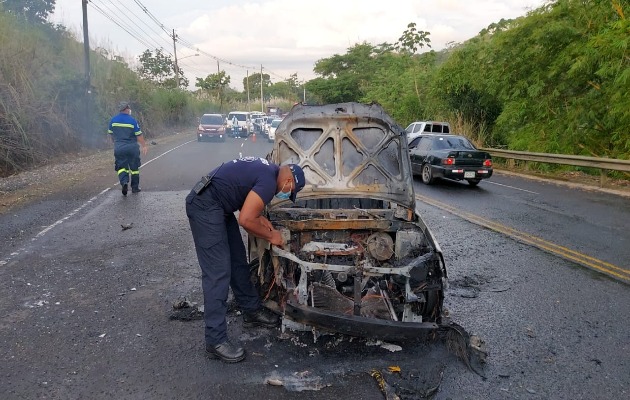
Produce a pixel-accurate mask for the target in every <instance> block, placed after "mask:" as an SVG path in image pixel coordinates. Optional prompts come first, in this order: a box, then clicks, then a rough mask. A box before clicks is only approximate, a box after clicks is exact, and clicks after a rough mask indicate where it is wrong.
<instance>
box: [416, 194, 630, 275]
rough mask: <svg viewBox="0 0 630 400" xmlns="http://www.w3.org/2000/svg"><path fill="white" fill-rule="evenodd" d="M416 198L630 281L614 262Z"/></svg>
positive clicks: (417, 196) (627, 271)
mask: <svg viewBox="0 0 630 400" xmlns="http://www.w3.org/2000/svg"><path fill="white" fill-rule="evenodd" d="M416 199H417V200H420V201H422V202H424V203H426V204H429V205H432V206H434V207H437V208H440V209H442V210H445V211H447V212H449V213H451V214H454V215H457V216H458V217H461V218H463V219H465V220H467V221H469V222H472V223H474V224H476V225H480V226H483V227H486V228H488V229H491V230H493V231H496V232H499V233H502V234H504V235H506V236H509V237H511V238H513V239H516V240H518V241H520V242H522V243H525V244H528V245H531V246H534V247H537V248H539V249H541V250H544V251H547V252H549V253H551V254H555V255H557V256H560V257H562V258H565V259H567V260H570V261H573V262H575V263H577V264H580V265H583V266H585V267H587V268H591V269H594V270H596V271H599V272H601V273H604V274H606V275H608V276H612V277H614V278H617V279H619V280H622V281H624V282H626V283H630V270H627V269H625V268H622V267H619V266H616V265H614V264H611V263H608V262H606V261H603V260H600V259H597V258H594V257H591V256H589V255H586V254H583V253H580V252H577V251H575V250H571V249H569V248H567V247H564V246H560V245H557V244H555V243H552V242H548V241H546V240H544V239H541V238H539V237H537V236H534V235H530V234H528V233H525V232H520V231H517V230H516V229H513V228H510V227H509V226H505V225H502V224H499V223H498V222H495V221H491V220H488V219H485V218H482V217H479V216H477V215H474V214H471V213H468V212H466V211H462V210H459V209H457V208H455V207H452V206H449V205H447V204H442V203H440V202H438V201H436V200H433V199H431V198H429V197H426V196H422V195H419V194H417V195H416Z"/></svg>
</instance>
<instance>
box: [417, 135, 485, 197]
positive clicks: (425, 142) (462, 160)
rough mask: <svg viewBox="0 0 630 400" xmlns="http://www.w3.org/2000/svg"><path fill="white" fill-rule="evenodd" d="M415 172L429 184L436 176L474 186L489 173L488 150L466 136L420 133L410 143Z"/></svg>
mask: <svg viewBox="0 0 630 400" xmlns="http://www.w3.org/2000/svg"><path fill="white" fill-rule="evenodd" d="M409 148H410V150H409V158H410V160H411V168H412V171H413V174H414V175H420V176H421V177H422V182H423V183H425V184H427V185H430V184H432V183H433V182H434V181H435V180H436V179H438V178H447V179H453V180H458V181H459V180H466V181H467V182H468V183H469V184H470V185H471V186H477V185H478V184H479V182H481V180H482V179H487V178H490V177H491V176H492V157H491V156H490V153H488V152H485V151H480V150H477V148H476V147H475V145H473V144H472V143H471V142H470V141H469V140H468V139H467V138H466V137H464V136H459V135H434V134H423V135H420V136H419V137H417V138H415V139H413V140H412V141H411V142H410V143H409Z"/></svg>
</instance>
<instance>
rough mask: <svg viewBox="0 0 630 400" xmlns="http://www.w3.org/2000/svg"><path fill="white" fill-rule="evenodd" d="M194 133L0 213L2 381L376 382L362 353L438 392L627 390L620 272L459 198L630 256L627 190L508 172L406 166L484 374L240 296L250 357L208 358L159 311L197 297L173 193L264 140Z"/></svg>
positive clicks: (79, 395)
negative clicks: (124, 190) (322, 328)
mask: <svg viewBox="0 0 630 400" xmlns="http://www.w3.org/2000/svg"><path fill="white" fill-rule="evenodd" d="M191 140H194V138H193V136H191V135H182V136H181V137H180V138H178V139H177V140H176V141H173V142H171V144H170V145H169V146H168V148H166V147H160V148H159V151H157V149H153V148H152V151H151V153H150V155H149V156H148V157H145V161H144V166H143V168H142V170H141V181H142V188H143V192H142V193H140V194H138V195H128V196H127V197H122V195H121V194H120V191H119V189H118V186H117V185H115V180H116V178H115V175H114V173H113V171H111V172H110V173H109V174H101V175H98V176H95V177H94V179H93V180H91V181H90V184H89V185H86V186H81V187H80V188H77V190H76V191H74V192H72V193H69V192H64V193H60V194H57V195H55V196H52V197H50V198H47V199H45V200H43V201H40V202H38V203H36V204H32V205H29V206H26V207H24V208H22V209H18V210H14V211H13V212H12V213H11V214H10V215H5V216H2V217H0V222H1V225H0V226H1V228H0V238H2V239H3V243H4V245H3V246H2V249H1V251H0V360H1V362H0V393H1V396H0V397H1V398H3V399H35V398H37V399H44V398H45V399H85V398H90V399H110V398H116V399H173V398H186V399H188V398H191V399H196V398H200V399H201V398H203V399H207V398H212V399H214V398H231V399H292V398H300V399H320V398H355V399H382V398H384V396H383V394H382V393H381V392H380V391H379V388H378V386H377V384H376V381H375V379H374V378H373V377H372V376H370V371H371V370H373V369H377V370H380V371H382V373H383V376H384V378H385V380H386V381H387V382H389V383H390V384H392V385H397V386H398V387H405V388H406V390H407V391H406V392H404V393H406V394H407V395H408V398H421V395H426V394H427V393H430V392H432V390H433V389H435V388H438V391H437V392H436V393H435V395H434V398H438V399H449V398H450V399H504V398H505V399H538V398H540V399H548V398H554V399H610V398H626V397H628V390H629V389H628V387H629V385H630V357H629V354H630V348H629V347H630V337H629V336H630V335H629V333H628V322H629V317H628V316H629V315H630V312H629V310H628V308H629V307H630V294H629V293H630V292H629V291H628V286H627V284H624V283H621V282H620V281H618V280H614V279H612V278H609V277H608V276H607V275H603V274H601V273H599V272H596V271H594V270H591V269H588V268H584V267H582V266H580V265H578V264H576V263H575V262H572V261H568V260H566V259H565V258H561V257H558V256H557V255H554V253H553V252H549V251H542V250H539V249H538V248H536V247H532V246H530V245H527V244H524V243H522V242H521V241H517V240H514V239H512V238H511V237H509V236H506V235H505V234H504V233H501V232H498V231H496V230H491V229H487V228H486V227H483V226H480V225H478V224H475V223H471V222H469V221H468V220H466V219H464V218H462V216H461V215H469V214H470V215H476V216H478V217H479V218H483V219H484V220H491V221H494V222H496V223H497V224H500V225H501V226H508V227H511V228H512V229H513V230H514V231H516V232H523V233H527V234H529V235H536V236H537V237H540V238H542V239H544V240H545V241H546V242H549V243H557V244H558V245H561V246H563V247H565V246H566V247H568V246H573V247H575V248H576V249H577V250H579V251H580V252H582V253H584V254H590V255H591V256H592V257H596V258H598V259H602V260H606V261H607V262H609V263H611V264H614V265H616V266H620V267H625V268H628V265H627V260H628V259H630V257H628V250H627V247H628V240H629V234H628V233H627V232H624V230H623V228H624V226H627V221H628V220H630V218H628V215H629V214H630V211H629V210H628V205H627V199H625V200H623V199H621V198H617V197H615V196H611V195H600V194H596V193H591V192H583V191H579V190H565V189H564V188H561V187H557V186H555V185H547V184H542V183H539V182H532V181H528V180H520V179H516V178H514V177H509V176H503V175H501V174H497V175H495V176H494V177H493V178H492V179H491V180H490V181H488V182H482V183H481V184H480V185H479V187H478V188H476V189H474V190H470V188H468V187H467V186H466V185H465V184H464V185H459V184H442V185H436V186H431V187H426V186H424V185H422V184H421V183H420V181H419V180H417V182H416V194H418V196H420V197H421V198H425V199H427V200H428V202H423V201H419V202H418V203H417V205H418V209H419V211H420V213H421V214H422V215H423V217H424V218H425V220H426V222H427V224H428V226H429V227H431V229H432V231H433V233H434V234H435V236H436V238H437V240H438V242H439V243H440V245H441V247H442V250H443V252H444V255H445V259H446V265H447V269H448V273H449V281H450V288H449V291H448V293H447V298H446V305H447V307H448V309H449V314H450V316H451V318H452V319H453V320H454V321H456V322H458V323H459V324H461V325H463V326H464V327H465V328H466V329H468V330H469V331H470V332H472V333H476V334H479V335H480V336H481V337H482V338H483V339H484V340H485V341H486V344H487V347H488V349H489V351H490V354H489V357H488V360H487V361H488V362H487V365H486V366H485V368H484V370H483V374H484V375H485V378H482V377H480V376H479V375H478V374H475V373H474V372H472V371H470V370H469V369H468V368H467V367H466V366H465V365H464V363H462V362H461V361H460V360H459V359H458V358H457V357H456V356H455V355H454V354H452V353H450V352H449V351H448V349H447V348H446V346H445V345H444V344H443V343H441V342H435V343H428V344H400V345H401V347H402V350H400V351H394V352H392V351H390V350H388V349H387V348H385V347H383V346H380V345H379V344H378V343H373V342H367V341H365V340H358V339H350V338H347V337H339V336H321V337H319V338H317V340H316V341H315V337H314V335H313V334H312V333H310V332H303V333H295V332H291V331H286V332H281V331H280V330H279V329H277V330H266V329H254V330H243V329H242V319H241V318H240V316H239V315H238V311H237V310H236V309H234V308H232V309H231V311H230V315H229V321H230V324H229V331H230V335H231V336H232V337H235V338H239V339H240V340H241V341H242V342H243V344H244V346H245V347H246V349H247V351H248V358H247V359H246V360H245V361H243V362H241V363H238V364H233V365H228V364H224V363H221V362H219V361H216V360H209V359H207V358H206V357H205V355H204V352H203V325H202V322H201V321H200V320H192V321H181V320H171V319H170V316H171V315H172V313H173V310H172V305H173V303H174V302H175V301H177V300H178V299H180V298H182V297H184V296H185V297H186V298H187V299H188V300H190V301H196V302H200V301H201V299H202V297H201V288H200V271H199V267H198V265H197V262H196V257H195V253H194V247H193V243H192V237H191V235H190V232H189V228H188V223H187V220H186V215H185V212H184V198H185V196H186V194H187V193H188V191H189V190H190V188H191V187H192V185H193V184H194V183H195V182H196V181H197V180H198V179H199V177H201V176H202V175H203V174H205V173H207V172H208V171H209V170H210V169H211V168H212V167H214V166H216V165H218V164H220V163H221V162H223V161H227V160H230V159H232V158H235V157H238V156H240V155H243V156H248V155H254V156H264V155H265V154H266V153H267V152H268V151H269V150H270V149H271V145H270V144H269V143H266V142H265V141H262V140H258V141H257V142H255V143H254V142H252V141H251V140H249V141H246V140H238V139H235V140H233V139H228V141H227V142H226V143H197V142H196V141H191ZM178 146H179V147H178ZM431 203H434V204H435V203H440V204H443V205H448V206H449V207H452V208H451V209H450V211H448V210H447V209H445V208H444V207H442V208H440V207H437V206H436V205H432V204H431ZM587 210H588V212H587ZM451 211H454V212H459V213H460V215H457V214H456V213H454V212H451ZM464 212H465V213H466V214H461V213H464ZM624 221H626V222H624ZM129 224H131V228H130V229H127V230H123V229H122V227H121V225H127V226H128V225H129ZM391 366H396V367H400V369H401V373H400V374H397V373H389V372H387V371H388V367H391ZM269 379H272V382H278V383H282V384H283V386H273V385H269V384H268V383H266V382H267V381H268V380H269ZM414 396H415V397H414ZM403 398H404V396H403Z"/></svg>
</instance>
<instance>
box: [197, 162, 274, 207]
mask: <svg viewBox="0 0 630 400" xmlns="http://www.w3.org/2000/svg"><path fill="white" fill-rule="evenodd" d="M279 170H280V167H279V166H278V165H276V164H273V163H270V162H269V161H267V160H265V159H264V158H258V157H245V158H240V159H237V160H232V161H228V162H226V163H224V164H222V165H221V166H219V167H217V168H215V169H214V170H213V171H212V172H210V174H209V175H210V176H212V174H214V173H215V172H216V174H215V175H214V177H213V178H212V183H211V185H210V190H211V191H212V195H213V197H214V198H215V199H216V200H217V201H219V202H220V203H221V205H222V206H223V209H224V210H225V212H226V213H232V212H234V211H236V210H240V209H241V207H243V203H245V198H246V197H247V195H248V194H249V192H250V191H251V190H253V191H254V192H255V193H256V194H258V196H260V198H261V199H262V201H263V203H265V204H269V202H270V201H271V200H272V199H273V196H274V195H275V194H276V182H277V178H278V171H279Z"/></svg>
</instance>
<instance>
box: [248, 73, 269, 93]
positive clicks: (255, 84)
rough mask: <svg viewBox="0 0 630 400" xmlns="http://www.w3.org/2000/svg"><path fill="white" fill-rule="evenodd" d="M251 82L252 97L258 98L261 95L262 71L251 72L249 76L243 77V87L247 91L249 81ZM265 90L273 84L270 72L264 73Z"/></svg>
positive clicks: (250, 91) (263, 83)
mask: <svg viewBox="0 0 630 400" xmlns="http://www.w3.org/2000/svg"><path fill="white" fill-rule="evenodd" d="M248 82H249V95H250V97H251V98H254V99H256V98H258V96H260V73H256V74H251V75H250V76H249V78H243V88H245V93H247V83H248ZM262 85H263V91H264V90H265V89H267V88H269V86H271V77H270V76H269V74H263V75H262Z"/></svg>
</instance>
